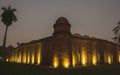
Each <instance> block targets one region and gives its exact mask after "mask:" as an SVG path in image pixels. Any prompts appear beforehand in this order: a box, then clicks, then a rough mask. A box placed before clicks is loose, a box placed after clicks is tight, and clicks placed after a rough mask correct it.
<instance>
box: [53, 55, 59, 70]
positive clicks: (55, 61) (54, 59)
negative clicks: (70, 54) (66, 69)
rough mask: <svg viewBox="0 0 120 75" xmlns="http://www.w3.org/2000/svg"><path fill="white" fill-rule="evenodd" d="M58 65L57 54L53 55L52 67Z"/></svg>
mask: <svg viewBox="0 0 120 75" xmlns="http://www.w3.org/2000/svg"><path fill="white" fill-rule="evenodd" d="M58 66H59V61H58V58H57V56H54V58H53V67H54V68H57V67H58Z"/></svg>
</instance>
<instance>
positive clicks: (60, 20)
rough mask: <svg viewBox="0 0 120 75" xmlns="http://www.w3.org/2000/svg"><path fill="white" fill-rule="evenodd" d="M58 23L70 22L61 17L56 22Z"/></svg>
mask: <svg viewBox="0 0 120 75" xmlns="http://www.w3.org/2000/svg"><path fill="white" fill-rule="evenodd" d="M56 23H68V24H69V22H68V20H67V19H66V18H65V17H59V18H58V19H57V20H56Z"/></svg>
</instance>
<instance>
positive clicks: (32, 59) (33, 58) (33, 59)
mask: <svg viewBox="0 0 120 75" xmlns="http://www.w3.org/2000/svg"><path fill="white" fill-rule="evenodd" d="M34 62H35V57H34V52H32V57H31V64H34Z"/></svg>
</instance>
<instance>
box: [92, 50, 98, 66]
mask: <svg viewBox="0 0 120 75" xmlns="http://www.w3.org/2000/svg"><path fill="white" fill-rule="evenodd" d="M96 63H97V54H96V51H95V50H94V51H93V54H92V64H93V65H96Z"/></svg>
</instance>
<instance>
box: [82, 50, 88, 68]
mask: <svg viewBox="0 0 120 75" xmlns="http://www.w3.org/2000/svg"><path fill="white" fill-rule="evenodd" d="M81 57H82V58H81V60H82V65H83V66H86V63H87V55H86V50H85V48H82V52H81Z"/></svg>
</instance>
